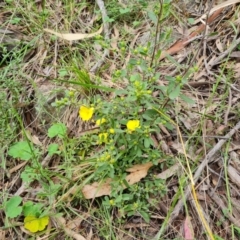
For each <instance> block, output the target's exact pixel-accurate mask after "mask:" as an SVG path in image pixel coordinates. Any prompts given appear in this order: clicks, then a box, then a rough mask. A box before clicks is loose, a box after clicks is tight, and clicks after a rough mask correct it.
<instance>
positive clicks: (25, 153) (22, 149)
mask: <svg viewBox="0 0 240 240" xmlns="http://www.w3.org/2000/svg"><path fill="white" fill-rule="evenodd" d="M8 155H9V156H11V157H14V158H20V159H21V160H29V159H31V158H32V157H33V147H32V146H31V145H30V143H28V142H27V141H22V142H18V143H15V144H14V145H13V146H11V147H10V149H9V151H8Z"/></svg>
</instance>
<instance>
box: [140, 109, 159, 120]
mask: <svg viewBox="0 0 240 240" xmlns="http://www.w3.org/2000/svg"><path fill="white" fill-rule="evenodd" d="M142 116H143V118H144V119H146V120H153V119H155V118H156V117H157V116H158V112H157V111H156V110H154V109H148V110H146V111H145V112H144V113H143V115H142Z"/></svg>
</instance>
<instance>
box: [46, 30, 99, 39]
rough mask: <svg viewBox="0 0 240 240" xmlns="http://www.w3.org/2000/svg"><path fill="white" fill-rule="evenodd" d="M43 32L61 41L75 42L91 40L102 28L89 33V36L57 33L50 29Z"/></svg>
mask: <svg viewBox="0 0 240 240" xmlns="http://www.w3.org/2000/svg"><path fill="white" fill-rule="evenodd" d="M43 30H44V31H45V32H48V33H51V34H53V35H55V36H57V37H60V38H62V39H65V40H68V41H75V40H82V39H87V38H92V37H94V36H97V35H99V34H100V33H101V32H102V30H103V27H102V26H101V28H100V29H99V30H98V31H97V32H94V33H89V34H84V33H58V32H55V31H53V30H51V29H48V28H44V29H43Z"/></svg>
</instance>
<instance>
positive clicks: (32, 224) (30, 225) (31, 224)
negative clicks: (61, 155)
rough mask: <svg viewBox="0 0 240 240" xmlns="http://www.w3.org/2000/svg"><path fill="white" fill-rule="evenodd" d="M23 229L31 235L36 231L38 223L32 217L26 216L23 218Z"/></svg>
mask: <svg viewBox="0 0 240 240" xmlns="http://www.w3.org/2000/svg"><path fill="white" fill-rule="evenodd" d="M24 227H25V228H26V229H27V230H29V231H30V232H32V233H35V232H37V231H38V221H37V220H36V218H35V217H34V216H27V217H25V218H24Z"/></svg>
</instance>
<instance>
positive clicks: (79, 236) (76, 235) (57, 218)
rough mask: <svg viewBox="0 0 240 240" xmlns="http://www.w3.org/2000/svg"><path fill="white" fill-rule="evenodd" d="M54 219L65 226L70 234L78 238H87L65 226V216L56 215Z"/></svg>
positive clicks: (77, 239) (79, 239)
mask: <svg viewBox="0 0 240 240" xmlns="http://www.w3.org/2000/svg"><path fill="white" fill-rule="evenodd" d="M54 220H55V221H56V222H57V223H58V224H59V225H60V226H61V227H62V228H63V230H64V232H65V233H66V234H67V235H68V236H69V237H72V238H74V239H76V240H86V238H85V237H83V236H82V235H81V234H79V233H76V232H74V231H72V230H71V229H69V228H68V227H66V226H65V223H66V221H65V219H64V218H63V217H56V218H54Z"/></svg>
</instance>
